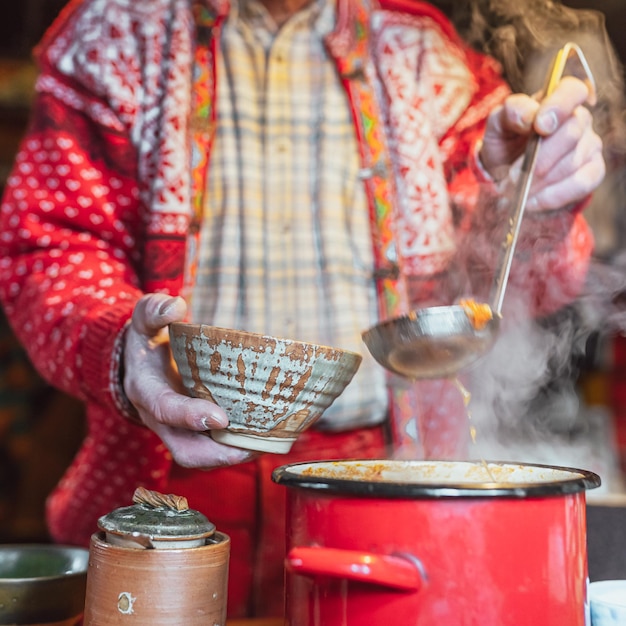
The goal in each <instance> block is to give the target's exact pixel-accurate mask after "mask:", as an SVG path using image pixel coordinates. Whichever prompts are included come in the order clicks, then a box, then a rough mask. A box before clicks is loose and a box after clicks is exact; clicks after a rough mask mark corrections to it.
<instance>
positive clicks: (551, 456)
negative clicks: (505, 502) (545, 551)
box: [435, 0, 626, 488]
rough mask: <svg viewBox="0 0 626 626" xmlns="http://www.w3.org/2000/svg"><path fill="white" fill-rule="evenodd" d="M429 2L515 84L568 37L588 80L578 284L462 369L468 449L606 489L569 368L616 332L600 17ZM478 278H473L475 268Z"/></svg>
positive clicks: (601, 419)
mask: <svg viewBox="0 0 626 626" xmlns="http://www.w3.org/2000/svg"><path fill="white" fill-rule="evenodd" d="M435 4H438V5H439V6H440V8H442V9H443V10H445V11H446V12H447V13H448V15H450V16H451V18H452V20H453V22H454V23H455V25H456V27H457V29H458V30H459V31H460V33H461V35H462V36H463V37H464V38H465V39H466V41H468V42H470V44H471V45H473V46H474V47H476V48H478V49H480V50H482V51H485V52H487V53H489V54H491V55H492V56H495V57H496V58H497V59H498V60H499V61H500V62H501V64H502V66H503V68H504V72H505V76H506V78H507V79H508V81H509V82H510V84H511V85H512V87H513V89H514V90H515V91H524V92H526V93H534V92H536V91H537V90H539V89H540V87H541V86H542V84H543V79H544V77H545V75H546V72H547V68H548V67H549V64H550V61H551V59H552V58H553V57H554V54H555V52H556V50H557V49H558V48H560V47H562V46H563V45H564V44H565V43H566V42H568V41H573V42H575V43H577V44H578V45H579V46H580V47H581V49H582V50H583V52H584V53H585V56H586V58H587V60H588V62H589V65H590V67H591V70H592V72H593V74H594V76H595V79H596V83H597V87H598V100H599V102H598V105H597V106H596V107H595V108H594V111H593V113H594V124H595V128H596V130H597V132H598V133H599V134H600V135H601V136H602V138H603V141H604V146H605V159H606V161H607V164H608V173H607V177H606V180H605V182H604V183H603V185H602V187H601V188H600V189H599V190H598V191H597V192H596V193H595V194H594V197H593V200H592V202H591V204H590V206H589V207H588V208H587V209H586V210H585V217H586V218H587V220H588V222H589V223H590V226H591V228H592V230H593V232H594V236H595V239H596V250H595V253H594V258H593V261H592V264H591V268H590V271H589V275H588V278H587V281H586V284H585V287H584V290H583V293H581V295H580V297H578V298H577V299H576V300H575V301H574V302H572V303H571V304H570V305H569V306H567V307H565V308H564V309H563V310H562V311H559V312H558V313H557V314H554V315H552V316H551V317H550V318H547V319H533V318H532V317H531V316H530V315H526V316H524V315H518V316H517V317H518V318H519V319H516V320H515V323H514V324H505V325H504V329H503V331H502V333H501V335H500V336H499V338H498V340H497V342H496V344H495V346H494V348H493V350H491V351H490V352H489V353H488V354H487V355H486V356H485V357H484V358H483V359H482V360H481V362H480V363H479V364H478V365H477V366H476V367H475V368H474V369H472V370H471V371H470V372H468V373H467V374H466V375H463V377H462V381H463V384H464V385H465V386H466V387H467V388H468V389H469V391H470V393H471V404H470V410H471V418H472V423H473V425H474V426H475V427H476V429H477V433H478V438H477V442H476V444H475V445H471V444H470V457H473V458H481V457H482V458H492V459H500V460H516V461H526V462H546V463H551V464H561V465H563V464H567V465H571V466H574V467H583V468H585V469H591V470H594V471H598V473H600V474H601V475H603V479H604V480H605V483H608V484H609V487H610V488H615V487H616V485H615V484H614V483H613V482H612V480H611V479H610V478H609V480H608V481H607V475H608V474H610V473H611V472H612V471H613V469H614V468H612V467H610V463H611V461H610V460H609V461H607V460H606V459H607V457H606V456H605V457H604V458H602V459H598V458H596V459H594V458H592V457H591V456H590V455H589V454H588V450H589V444H590V442H593V441H594V440H595V441H596V443H598V440H601V439H602V438H605V439H606V442H608V445H610V437H611V435H612V433H611V432H610V424H608V423H607V420H606V416H603V415H600V414H599V413H597V412H594V411H591V412H589V411H587V412H586V411H585V410H584V409H585V407H583V405H582V403H581V401H580V398H579V390H578V388H577V377H578V374H579V371H580V368H581V365H582V364H584V363H587V364H588V363H589V362H593V363H594V365H598V366H599V367H603V363H601V362H600V363H598V360H599V361H602V358H603V356H602V354H598V353H596V352H595V351H594V350H593V349H592V348H593V347H594V346H598V345H600V346H602V345H603V342H604V341H606V340H608V339H610V337H611V336H612V335H614V334H616V333H624V334H626V251H623V250H622V247H623V244H624V233H626V221H625V219H624V210H623V209H624V207H623V202H624V200H623V199H624V198H626V193H625V191H626V186H625V181H626V176H625V173H626V167H625V166H626V125H625V123H624V111H625V106H624V83H623V72H622V65H621V63H620V62H619V60H618V58H617V55H616V53H615V51H614V49H613V47H612V45H611V43H610V40H609V38H608V35H607V32H606V28H605V23H604V17H603V15H602V14H600V13H599V12H596V11H592V10H584V11H581V10H573V9H570V8H567V7H565V6H563V5H561V4H560V3H558V2H554V1H551V0H526V1H524V2H520V1H519V0H465V1H463V2H459V1H458V0H456V1H450V2H445V1H443V0H440V1H439V2H436V3H435ZM494 241H498V239H494ZM481 272H484V268H481ZM475 278H476V277H475ZM478 281H482V282H483V283H484V282H485V277H484V274H481V276H479V277H478ZM516 297H517V296H516V295H515V294H514V293H513V294H511V295H509V294H508V293H507V301H508V306H507V310H508V311H512V310H515V311H517V312H518V313H519V312H520V311H523V310H524V299H523V298H520V299H519V300H518V301H515V298H516ZM606 442H605V443H606ZM602 444H603V442H602V441H599V445H602ZM524 455H525V456H524ZM617 488H619V485H618V486H617Z"/></svg>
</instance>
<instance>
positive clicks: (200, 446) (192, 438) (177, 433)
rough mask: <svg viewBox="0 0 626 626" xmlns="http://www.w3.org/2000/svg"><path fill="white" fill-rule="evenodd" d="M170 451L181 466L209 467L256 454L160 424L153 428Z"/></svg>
mask: <svg viewBox="0 0 626 626" xmlns="http://www.w3.org/2000/svg"><path fill="white" fill-rule="evenodd" d="M153 430H154V431H155V432H156V434H157V435H159V437H160V438H161V440H162V441H163V443H164V444H165V445H166V447H167V448H168V450H169V451H170V453H171V455H172V458H173V459H174V461H175V462H176V463H177V464H178V465H180V466H181V467H187V468H197V469H211V468H214V467H223V466H227V465H235V464H238V463H245V462H247V461H250V460H251V459H253V458H255V457H256V456H258V453H255V452H251V451H249V450H242V449H241V448H235V447H233V446H226V445H223V444H220V443H217V442H216V441H213V439H211V437H209V436H207V435H203V434H200V433H195V432H191V431H188V430H183V429H175V428H170V427H167V426H163V425H162V424H157V425H155V427H154V429H153Z"/></svg>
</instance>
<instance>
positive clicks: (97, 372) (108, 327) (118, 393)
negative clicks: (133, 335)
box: [82, 301, 135, 417]
mask: <svg viewBox="0 0 626 626" xmlns="http://www.w3.org/2000/svg"><path fill="white" fill-rule="evenodd" d="M134 306H135V302H133V301H126V302H120V303H118V304H116V305H115V306H113V307H107V309H106V310H103V311H102V312H100V313H99V314H98V315H97V317H96V319H95V320H94V321H93V322H92V323H91V324H89V325H88V326H87V328H86V331H85V339H84V342H83V348H82V362H83V367H82V379H83V386H84V390H85V393H86V395H87V396H89V397H90V398H91V399H92V400H93V401H95V402H97V403H98V404H100V405H101V406H111V404H113V405H114V406H115V408H116V409H117V411H118V413H120V414H121V415H123V416H125V417H131V416H132V415H133V412H134V409H131V407H132V405H131V404H130V402H129V401H128V399H127V398H126V397H125V394H124V392H123V389H122V385H121V380H120V365H121V362H122V361H121V357H122V351H123V347H124V339H125V329H126V327H127V325H128V323H129V321H130V318H131V316H132V312H133V308H134Z"/></svg>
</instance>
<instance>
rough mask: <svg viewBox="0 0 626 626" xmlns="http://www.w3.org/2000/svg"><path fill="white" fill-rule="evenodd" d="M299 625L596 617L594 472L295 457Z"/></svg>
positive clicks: (291, 610)
mask: <svg viewBox="0 0 626 626" xmlns="http://www.w3.org/2000/svg"><path fill="white" fill-rule="evenodd" d="M272 478H273V480H274V481H275V482H277V483H278V484H281V485H284V486H286V487H287V488H288V494H287V495H288V499H287V502H288V506H287V558H286V571H287V576H286V603H287V604H286V615H287V618H286V624H288V625H289V626H378V625H380V626H388V625H389V624H394V625H397V626H412V625H419V626H435V625H437V626H441V625H446V626H523V625H525V624H528V625H532V626H561V625H562V626H585V624H588V613H589V611H588V602H587V586H588V575H587V547H586V517H585V505H586V503H585V491H586V489H590V488H594V487H597V486H599V485H600V478H599V477H598V476H597V475H596V474H593V473H591V472H588V471H584V470H577V469H570V468H560V467H552V466H543V465H532V464H524V465H520V464H515V463H491V462H490V463H488V464H486V463H478V462H477V463H474V462H444V461H392V460H372V461H316V462H312V463H298V464H292V465H285V466H283V467H280V468H278V469H276V470H275V471H274V473H273V475H272Z"/></svg>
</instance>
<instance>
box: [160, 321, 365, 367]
mask: <svg viewBox="0 0 626 626" xmlns="http://www.w3.org/2000/svg"><path fill="white" fill-rule="evenodd" d="M169 326H170V329H176V328H180V329H183V328H190V329H191V328H195V329H198V330H201V329H202V328H212V329H214V330H216V331H221V332H225V333H227V332H228V333H233V334H235V335H240V336H247V337H251V338H255V339H271V340H272V341H278V342H281V343H284V344H297V345H301V346H307V347H312V348H317V349H322V350H325V351H333V352H337V353H341V354H345V355H351V356H353V357H356V358H359V359H362V358H363V355H362V354H361V353H360V352H355V351H354V350H348V349H346V348H339V347H337V346H329V345H327V344H323V343H315V342H312V341H303V340H301V339H290V338H288V337H280V336H277V335H270V334H268V333H257V332H252V331H249V330H241V329H239V328H226V327H224V326H215V325H213V324H205V323H202V322H170V324H169Z"/></svg>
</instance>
